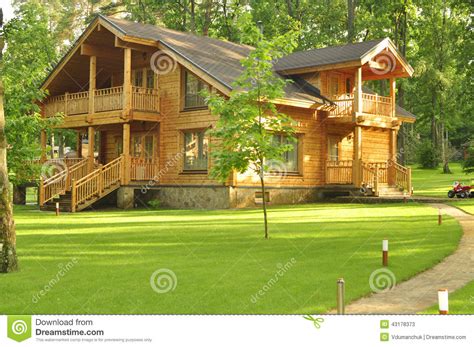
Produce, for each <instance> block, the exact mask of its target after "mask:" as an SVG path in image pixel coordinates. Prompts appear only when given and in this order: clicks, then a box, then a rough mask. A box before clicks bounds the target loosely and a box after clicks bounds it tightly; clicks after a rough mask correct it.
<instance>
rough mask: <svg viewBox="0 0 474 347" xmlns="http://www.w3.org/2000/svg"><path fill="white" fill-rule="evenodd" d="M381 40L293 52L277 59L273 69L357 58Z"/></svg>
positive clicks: (324, 63) (318, 64) (281, 69)
mask: <svg viewBox="0 0 474 347" xmlns="http://www.w3.org/2000/svg"><path fill="white" fill-rule="evenodd" d="M383 40H385V39H378V40H372V41H364V42H359V43H352V44H348V45H344V46H332V47H325V48H318V49H311V50H309V51H300V52H295V53H292V54H290V55H287V56H286V57H283V58H281V59H279V60H278V62H277V63H276V64H275V71H278V72H284V71H286V70H293V69H300V68H306V67H316V66H322V65H328V64H338V63H344V62H348V61H353V60H358V59H361V58H362V57H363V56H364V54H366V53H367V52H368V51H370V50H371V49H372V48H374V47H375V46H377V45H378V44H379V43H380V42H382V41H383Z"/></svg>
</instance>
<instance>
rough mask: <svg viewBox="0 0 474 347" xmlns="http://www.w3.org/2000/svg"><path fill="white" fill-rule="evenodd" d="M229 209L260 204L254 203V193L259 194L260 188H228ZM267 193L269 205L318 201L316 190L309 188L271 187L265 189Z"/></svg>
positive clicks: (317, 191)
mask: <svg viewBox="0 0 474 347" xmlns="http://www.w3.org/2000/svg"><path fill="white" fill-rule="evenodd" d="M230 191H231V197H232V199H231V207H234V208H242V207H255V206H259V205H260V204H256V203H255V193H256V192H260V191H261V189H260V187H237V188H230ZM265 192H267V193H269V199H270V201H269V205H286V204H288V205H291V204H302V203H309V202H315V201H317V200H319V199H320V195H319V190H318V188H310V187H301V188H296V187H291V188H288V187H285V188H280V187H271V186H269V187H268V188H266V189H265Z"/></svg>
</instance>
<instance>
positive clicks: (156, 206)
mask: <svg viewBox="0 0 474 347" xmlns="http://www.w3.org/2000/svg"><path fill="white" fill-rule="evenodd" d="M160 205H161V201H160V200H158V199H155V200H150V201H148V206H150V207H151V208H152V209H154V210H157V209H159V208H160Z"/></svg>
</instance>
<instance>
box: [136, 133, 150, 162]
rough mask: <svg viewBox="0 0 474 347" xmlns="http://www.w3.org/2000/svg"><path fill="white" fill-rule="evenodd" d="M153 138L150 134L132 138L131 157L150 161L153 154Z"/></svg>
mask: <svg viewBox="0 0 474 347" xmlns="http://www.w3.org/2000/svg"><path fill="white" fill-rule="evenodd" d="M154 149H155V137H154V136H153V135H152V134H147V135H145V134H136V135H133V137H132V156H133V157H135V158H145V159H152V158H153V154H154V152H155V150H154Z"/></svg>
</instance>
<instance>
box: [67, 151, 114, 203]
mask: <svg viewBox="0 0 474 347" xmlns="http://www.w3.org/2000/svg"><path fill="white" fill-rule="evenodd" d="M122 167H123V155H121V156H119V157H118V158H116V159H114V160H112V161H111V162H109V163H107V164H105V165H103V166H99V168H97V169H95V170H94V171H92V172H91V173H89V174H88V175H86V176H84V177H82V178H80V179H79V180H72V188H71V211H72V212H75V211H76V208H77V207H78V206H79V205H80V204H82V203H84V202H86V201H87V200H89V199H91V198H93V197H96V200H97V199H99V198H101V197H102V195H103V193H104V191H105V190H106V189H107V188H109V187H111V186H112V185H114V184H117V183H118V182H122V181H123V170H122Z"/></svg>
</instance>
